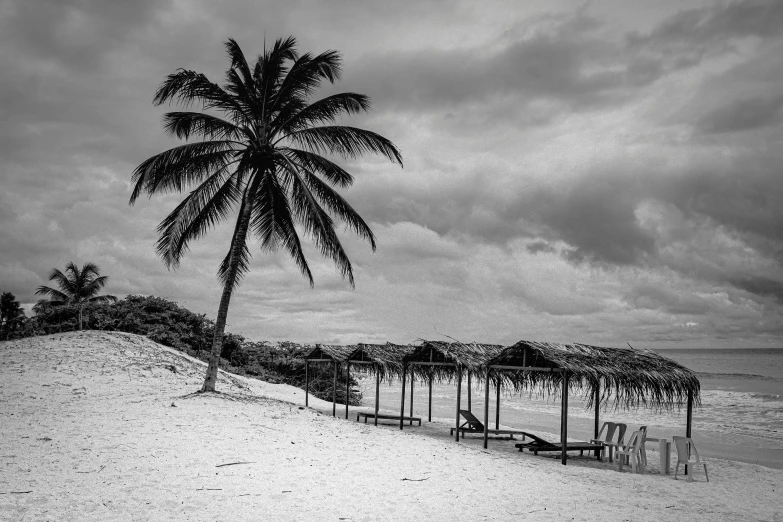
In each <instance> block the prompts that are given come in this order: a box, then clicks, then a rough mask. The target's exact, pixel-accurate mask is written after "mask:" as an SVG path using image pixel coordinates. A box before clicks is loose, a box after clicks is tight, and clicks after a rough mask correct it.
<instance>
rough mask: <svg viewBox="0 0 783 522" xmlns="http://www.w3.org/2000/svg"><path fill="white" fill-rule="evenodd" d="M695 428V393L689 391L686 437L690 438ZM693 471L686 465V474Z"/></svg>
mask: <svg viewBox="0 0 783 522" xmlns="http://www.w3.org/2000/svg"><path fill="white" fill-rule="evenodd" d="M692 426H693V392H692V391H690V390H688V417H687V419H686V421H685V436H686V437H690V436H691V427H692ZM688 449H689V450H690V446H688ZM689 453H690V451H689ZM690 457H691V456H690V454H689V455H688V458H690ZM690 471H691V470H689V469H688V465H687V464H686V465H685V474H686V475H687V474H688V473H690Z"/></svg>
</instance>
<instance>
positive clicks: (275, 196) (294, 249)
mask: <svg viewBox="0 0 783 522" xmlns="http://www.w3.org/2000/svg"><path fill="white" fill-rule="evenodd" d="M251 227H252V229H253V233H254V234H255V235H256V237H258V239H259V241H260V242H261V247H262V248H263V249H264V250H266V251H269V252H274V251H275V250H277V248H278V247H280V246H283V247H285V249H286V250H287V251H288V253H289V254H290V255H291V257H292V258H293V259H294V262H295V263H296V266H297V267H298V268H299V271H300V272H301V273H302V275H304V276H305V277H306V278H307V279H308V281H309V282H310V286H313V285H314V284H315V281H314V280H313V275H312V273H311V272H310V267H309V266H308V264H307V259H305V256H304V252H303V251H302V245H301V242H300V241H299V235H298V234H297V233H296V227H295V226H294V223H293V220H292V217H291V208H290V207H289V204H288V198H287V197H286V194H285V192H284V190H283V188H282V187H281V186H280V183H279V182H278V180H277V177H276V176H275V175H274V174H273V173H269V172H267V173H264V175H263V178H262V179H261V183H260V185H259V187H258V191H257V193H256V196H255V199H254V207H253V219H252V221H251Z"/></svg>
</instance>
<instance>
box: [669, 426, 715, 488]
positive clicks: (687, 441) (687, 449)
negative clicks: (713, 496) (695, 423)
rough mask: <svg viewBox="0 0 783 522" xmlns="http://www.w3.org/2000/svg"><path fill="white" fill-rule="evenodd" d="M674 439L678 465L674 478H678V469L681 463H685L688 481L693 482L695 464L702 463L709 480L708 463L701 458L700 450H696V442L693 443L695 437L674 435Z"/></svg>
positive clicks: (705, 475)
mask: <svg viewBox="0 0 783 522" xmlns="http://www.w3.org/2000/svg"><path fill="white" fill-rule="evenodd" d="M672 439H673V440H674V446H675V447H676V448H677V466H676V467H675V468H674V480H677V471H678V470H679V469H680V464H685V468H686V470H687V475H688V482H693V466H698V465H699V464H702V465H703V466H704V477H705V478H706V479H707V482H709V481H710V476H709V475H707V464H706V463H705V462H701V461H700V460H699V452H698V451H696V444H694V443H693V439H692V438H690V437H677V436H674V437H672ZM688 466H690V467H688Z"/></svg>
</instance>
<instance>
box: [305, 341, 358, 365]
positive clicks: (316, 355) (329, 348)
mask: <svg viewBox="0 0 783 522" xmlns="http://www.w3.org/2000/svg"><path fill="white" fill-rule="evenodd" d="M354 349H356V346H340V345H339V344H316V345H315V348H314V349H313V351H312V352H310V353H309V354H308V355H307V357H305V358H306V359H332V360H334V361H337V362H344V361H346V360H347V359H348V356H349V355H351V352H352V351H354Z"/></svg>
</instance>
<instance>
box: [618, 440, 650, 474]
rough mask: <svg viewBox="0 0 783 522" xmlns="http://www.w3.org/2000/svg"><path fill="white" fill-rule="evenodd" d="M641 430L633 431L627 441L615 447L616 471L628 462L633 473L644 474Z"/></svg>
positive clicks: (620, 469)
mask: <svg viewBox="0 0 783 522" xmlns="http://www.w3.org/2000/svg"><path fill="white" fill-rule="evenodd" d="M643 436H644V434H643V432H642V431H634V432H633V433H632V434H631V436H630V437H629V439H628V443H627V444H625V445H622V446H619V447H618V448H617V453H616V454H615V456H616V457H617V471H622V470H623V464H625V463H627V464H630V466H631V470H632V471H633V472H634V473H637V472H638V473H642V474H644V462H642V453H641V446H642V437H643Z"/></svg>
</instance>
